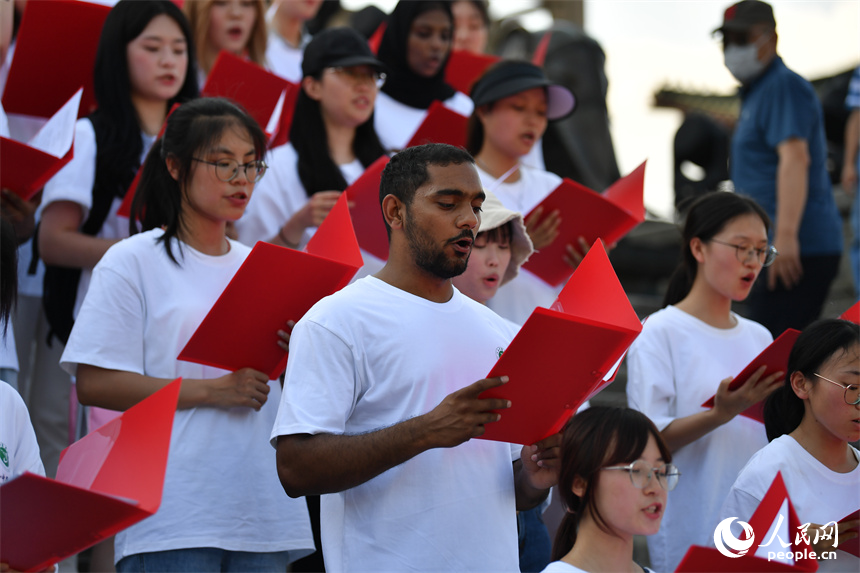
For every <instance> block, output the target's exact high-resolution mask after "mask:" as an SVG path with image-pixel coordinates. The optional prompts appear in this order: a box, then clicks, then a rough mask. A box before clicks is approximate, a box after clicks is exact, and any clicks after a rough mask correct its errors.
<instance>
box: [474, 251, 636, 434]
mask: <svg viewBox="0 0 860 573" xmlns="http://www.w3.org/2000/svg"><path fill="white" fill-rule="evenodd" d="M641 331H642V324H641V323H640V322H639V318H638V317H637V316H636V313H635V312H634V311H633V307H632V306H630V301H629V300H628V299H627V295H626V294H624V290H623V289H622V288H621V284H620V283H619V282H618V277H617V276H616V275H615V271H614V270H613V269H612V265H611V263H610V262H609V257H608V256H607V255H606V251H605V250H604V249H603V247H602V246H601V245H600V244H599V243H595V246H594V247H592V248H591V250H590V251H589V252H588V254H587V255H586V256H585V258H584V259H583V260H582V263H580V265H579V268H577V269H576V272H575V273H574V274H573V276H572V277H571V278H570V280H569V281H568V282H567V284H566V285H565V287H564V289H563V290H562V291H561V293H560V294H559V295H558V299H557V300H556V302H555V303H554V304H553V305H552V307H551V308H550V309H546V308H537V309H535V311H534V312H533V313H532V315H531V316H530V317H529V319H528V320H527V321H526V323H525V324H524V325H523V327H522V328H521V329H520V331H519V332H518V333H517V335H516V337H515V338H514V339H513V341H512V342H511V343H510V345H508V348H507V350H505V353H504V354H502V357H501V358H499V361H498V362H496V365H495V366H494V367H493V369H492V370H491V371H490V373H489V374H488V375H487V377H488V378H492V377H494V376H508V377H509V378H510V380H509V381H508V383H507V384H505V385H504V386H501V387H498V388H493V389H491V390H488V391H486V392H484V393H483V394H481V398H506V399H508V400H510V401H511V407H510V408H508V409H506V410H502V411H500V413H501V415H502V418H501V420H499V421H498V422H494V423H492V424H488V425H487V426H486V431H485V433H484V435H482V436H481V438H482V439H487V440H497V441H501V442H512V443H517V444H534V443H536V442H538V441H540V440H542V439H544V438H546V437H548V436H551V435H552V434H555V433H557V432H559V431H560V430H561V429H562V427H563V426H564V424H565V422H567V420H568V418H570V416H572V415H573V414H574V413H575V412H576V410H577V408H579V406H580V405H581V404H582V403H583V402H584V401H585V400H586V398H588V397H589V396H591V395H592V394H593V390H594V389H595V388H597V387H598V386H600V385H601V384H602V383H604V380H603V379H604V378H605V377H606V375H607V373H608V372H610V370H611V369H612V367H613V365H614V364H615V363H616V362H617V361H618V360H619V358H621V356H622V355H623V354H624V352H625V351H626V350H627V348H628V347H629V346H630V344H632V343H633V340H634V339H635V338H636V337H637V336H638V335H639V333H640V332H641Z"/></svg>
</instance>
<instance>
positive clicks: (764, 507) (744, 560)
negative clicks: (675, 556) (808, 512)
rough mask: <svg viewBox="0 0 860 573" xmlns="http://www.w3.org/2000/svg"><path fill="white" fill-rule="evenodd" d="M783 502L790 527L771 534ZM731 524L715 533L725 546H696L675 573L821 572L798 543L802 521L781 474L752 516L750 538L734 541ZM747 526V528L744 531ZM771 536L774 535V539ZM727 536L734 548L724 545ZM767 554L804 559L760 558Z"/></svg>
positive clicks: (719, 528)
mask: <svg viewBox="0 0 860 573" xmlns="http://www.w3.org/2000/svg"><path fill="white" fill-rule="evenodd" d="M784 503H787V505H788V520H787V521H788V525H787V526H783V528H782V529H777V530H775V531H774V532H773V533H771V531H770V530H771V527H772V526H774V525H778V524H779V513H780V510H781V508H782V506H783V504H784ZM732 519H733V520H734V519H737V518H732ZM740 523H743V522H740ZM724 524H725V525H724ZM730 524H731V521H729V520H725V521H723V522H721V523H720V525H718V526H717V530H716V531H715V532H714V541H715V542H717V541H719V543H720V545H721V546H722V547H720V548H712V547H700V546H696V545H693V546H692V547H690V549H689V550H688V551H687V554H686V555H684V559H683V560H682V561H681V563H680V565H678V568H677V569H676V570H675V571H684V572H690V573H692V572H705V571H715V572H726V573H728V572H734V571H737V572H747V571H763V572H769V571H774V572H779V571H797V572H800V571H802V572H812V571H816V570H817V569H818V562H817V561H816V560H815V559H813V558H810V557H809V552H810V551H812V548H811V547H810V546H809V545H806V544H804V543H801V544H795V541H796V536H795V534H796V533H797V532H798V530H799V526H800V525H801V524H800V519H798V517H797V513H796V512H795V511H794V506H793V505H792V504H791V499H790V498H789V497H788V491H787V490H786V489H785V481H783V479H782V474H780V473H779V472H777V474H776V477H775V478H774V480H773V483H771V486H770V487H769V488H768V490H767V493H766V494H765V496H764V497H763V498H762V500H761V502H760V503H759V505H758V507H757V508H756V510H755V512H754V513H753V515H752V517H750V520H749V523H748V524H747V527H748V528H749V531H748V532H747V535H745V536H744V537H743V538H742V539H737V538H734V534H733V533H732V532H731V531H729V529H728V526H729V525H730ZM747 527H744V530H745V531H746V530H747ZM742 535H743V534H742ZM750 535H751V536H750ZM772 535H774V536H773V537H772ZM775 535H778V536H779V540H782V541H783V542H785V543H789V544H790V545H789V547H783V546H782V544H781V543H780V541H779V540H778V539H777V538H776V537H775ZM728 537H731V538H734V540H733V541H732V544H733V545H734V546H735V548H732V547H726V545H728V543H725V542H726V541H728V539H727V538H728ZM762 546H765V547H762ZM759 548H761V551H759ZM757 551H759V555H756V552H757ZM768 551H773V552H775V553H779V552H783V553H785V552H791V553H793V554H795V555H796V554H797V553H800V554H801V555H802V557H801V558H799V559H796V560H794V563H793V564H789V563H785V562H783V561H778V560H775V559H767V558H765V557H761V554H762V553H763V552H768ZM804 551H805V553H804ZM728 555H733V556H732V557H729V556H728Z"/></svg>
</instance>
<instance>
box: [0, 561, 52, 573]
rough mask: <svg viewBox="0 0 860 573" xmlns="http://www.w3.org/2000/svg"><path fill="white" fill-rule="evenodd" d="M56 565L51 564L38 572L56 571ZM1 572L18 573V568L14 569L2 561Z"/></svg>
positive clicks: (48, 572) (49, 572) (0, 564)
mask: <svg viewBox="0 0 860 573" xmlns="http://www.w3.org/2000/svg"><path fill="white" fill-rule="evenodd" d="M55 568H56V566H55V565H50V566H48V567H45V568H44V569H42V570H40V571H39V572H38V573H54V571H55ZM0 573H18V570H17V569H12V567H10V566H9V564H8V563H2V562H0Z"/></svg>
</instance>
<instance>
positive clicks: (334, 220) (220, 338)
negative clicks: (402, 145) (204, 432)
mask: <svg viewBox="0 0 860 573" xmlns="http://www.w3.org/2000/svg"><path fill="white" fill-rule="evenodd" d="M306 249H307V252H301V251H295V250H293V249H287V248H285V247H279V246H277V245H272V244H269V243H264V242H262V241H261V242H258V243H257V244H256V246H254V249H253V250H252V251H251V254H250V255H248V258H247V259H246V260H245V262H244V263H243V264H242V266H241V267H240V268H239V270H238V271H237V272H236V275H235V276H234V277H233V280H231V281H230V284H228V285H227V288H225V289H224V292H223V293H221V296H220V297H219V298H218V300H217V301H216V302H215V305H214V306H213V307H212V309H211V310H210V311H209V314H207V315H206V318H204V319H203V322H202V323H201V324H200V326H199V327H198V328H197V331H196V332H195V333H194V334H193V335H192V337H191V340H189V341H188V344H186V345H185V348H183V349H182V352H180V354H179V359H180V360H186V361H188V362H196V363H198V364H206V365H208V366H214V367H216V368H224V369H226V370H231V371H235V370H239V369H240V368H245V367H251V368H254V369H255V370H259V371H261V372H265V373H266V374H267V376H268V377H269V379H270V380H275V379H276V378H278V377H279V376H280V375H281V373H282V372H283V371H284V369H285V368H286V366H287V354H286V353H285V352H284V351H283V350H282V349H281V348H280V347H279V346H278V345H277V335H276V332H277V331H278V330H283V329H285V328H286V323H287V321H288V320H295V321H298V320H299V319H300V318H301V317H302V316H303V315H304V314H305V313H306V312H307V311H308V310H309V309H310V308H311V307H312V306H313V305H314V304H316V303H317V302H318V301H319V300H320V299H322V298H323V297H326V296H328V295H330V294H332V293H334V292H337V291H338V290H340V289H341V288H343V287H344V286H346V285H347V283H349V281H350V279H352V277H353V276H354V275H355V273H356V272H358V269H359V268H361V265H362V264H363V262H362V258H361V251H360V250H359V248H358V241H356V239H355V232H354V231H353V228H352V222H351V221H350V217H349V209H348V208H347V199H346V194H341V197H340V199H338V201H337V203H336V204H335V206H334V207H333V208H332V210H331V212H329V214H328V216H327V217H326V218H325V220H324V221H323V223H322V225H320V226H319V228H318V229H317V232H316V233H315V234H314V236H313V238H312V239H311V241H310V242H308V245H307V247H306Z"/></svg>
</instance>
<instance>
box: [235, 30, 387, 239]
mask: <svg viewBox="0 0 860 573" xmlns="http://www.w3.org/2000/svg"><path fill="white" fill-rule="evenodd" d="M384 70H385V66H384V65H383V64H382V63H381V62H380V61H379V60H377V59H376V57H374V55H373V53H372V52H371V51H370V48H368V46H367V42H366V41H365V40H364V39H363V38H362V37H361V36H359V34H358V33H357V32H355V31H354V30H352V29H350V28H331V29H328V30H323V31H322V32H320V33H318V34H317V35H316V36H314V38H313V39H312V40H311V42H310V43H309V44H308V46H307V48H306V49H305V55H304V58H303V60H302V72H303V74H304V78H303V79H302V84H301V87H302V89H301V91H300V92H299V95H298V99H297V100H296V109H295V114H294V116H293V123H292V126H291V128H290V142H289V143H288V144H286V145H283V146H280V147H278V148H276V149H274V150H272V152H271V153H270V155H269V164H270V169H269V173H268V176H267V177H266V179H264V180H263V182H262V183H261V185H260V186H259V188H258V189H257V193H256V197H255V198H254V201H253V202H252V203H251V205H250V206H249V208H248V211H247V213H246V214H245V216H244V217H242V219H240V220H239V221H238V222H237V224H236V229H237V231H238V233H239V240H240V241H242V242H244V243H246V244H248V245H253V244H254V243H256V242H257V241H267V242H269V243H274V244H276V245H281V246H286V247H290V248H293V249H299V248H302V247H304V245H305V244H307V242H308V240H309V239H310V237H311V236H312V235H313V233H314V231H315V230H316V228H317V226H319V224H320V223H322V221H323V219H325V217H326V215H328V212H329V211H330V210H331V208H332V207H333V206H334V204H335V203H336V202H337V199H338V197H339V196H340V194H341V192H342V191H343V190H344V189H346V188H347V186H348V185H349V184H351V183H352V182H354V181H355V180H356V179H358V177H359V176H360V175H361V174H362V173H363V172H364V170H365V169H366V168H367V167H368V166H369V165H370V164H371V163H373V162H374V161H376V160H377V159H378V158H379V157H381V156H382V155H384V153H385V150H384V149H383V148H382V145H381V144H380V143H379V139H378V138H377V136H376V132H375V131H374V128H373V105H374V102H375V101H376V95H377V92H378V90H379V85H380V84H381V82H382V81H383V80H384V78H385V75H384Z"/></svg>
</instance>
